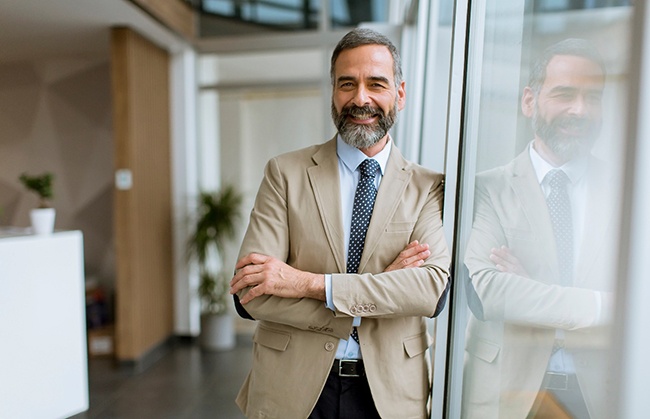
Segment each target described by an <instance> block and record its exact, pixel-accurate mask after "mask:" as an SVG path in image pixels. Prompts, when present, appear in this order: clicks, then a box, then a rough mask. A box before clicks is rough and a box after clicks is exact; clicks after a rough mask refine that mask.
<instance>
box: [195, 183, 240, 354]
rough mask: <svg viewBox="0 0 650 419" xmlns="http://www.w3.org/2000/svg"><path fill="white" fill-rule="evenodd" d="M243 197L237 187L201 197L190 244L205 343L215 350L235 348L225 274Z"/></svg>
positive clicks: (227, 278)
mask: <svg viewBox="0 0 650 419" xmlns="http://www.w3.org/2000/svg"><path fill="white" fill-rule="evenodd" d="M241 202H242V197H241V195H240V194H238V193H237V191H236V190H235V188H234V187H232V186H226V187H224V188H222V189H221V190H220V191H218V192H216V193H208V192H202V193H201V194H200V195H199V206H198V211H197V219H196V223H195V226H194V230H193V233H192V234H191V236H190V238H189V239H188V241H187V250H188V256H189V257H190V258H191V259H192V258H193V259H195V260H196V261H197V263H198V269H199V278H200V282H199V287H198V293H199V297H200V298H201V343H202V345H203V347H204V348H206V349H211V350H224V349H231V348H233V347H234V346H235V330H234V318H233V316H232V315H231V314H230V313H229V311H228V304H229V302H230V293H229V292H228V290H229V288H230V286H229V282H230V278H231V276H232V275H230V274H229V273H228V272H226V271H224V260H223V258H224V252H225V247H226V244H227V242H228V241H229V240H232V239H234V238H235V233H236V227H237V220H238V219H239V217H240V206H241Z"/></svg>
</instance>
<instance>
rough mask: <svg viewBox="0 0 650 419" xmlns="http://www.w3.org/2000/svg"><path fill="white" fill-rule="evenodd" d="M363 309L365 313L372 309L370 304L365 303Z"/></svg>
mask: <svg viewBox="0 0 650 419" xmlns="http://www.w3.org/2000/svg"><path fill="white" fill-rule="evenodd" d="M362 310H363V312H364V313H367V312H368V310H370V304H364V305H363V308H362Z"/></svg>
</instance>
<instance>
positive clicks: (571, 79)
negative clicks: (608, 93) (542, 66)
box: [542, 55, 605, 89]
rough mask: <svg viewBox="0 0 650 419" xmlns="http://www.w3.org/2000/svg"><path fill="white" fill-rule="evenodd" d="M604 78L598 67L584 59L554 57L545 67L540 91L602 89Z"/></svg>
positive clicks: (563, 56) (570, 56)
mask: <svg viewBox="0 0 650 419" xmlns="http://www.w3.org/2000/svg"><path fill="white" fill-rule="evenodd" d="M604 83H605V76H604V74H603V71H602V69H601V68H600V66H599V65H598V64H597V63H595V62H593V61H591V60H589V59H587V58H584V57H577V56H574V55H556V56H555V57H553V58H552V59H551V61H549V63H548V65H547V66H546V77H545V80H544V85H543V86H542V89H552V88H554V87H557V86H566V87H577V88H581V87H582V88H591V89H602V88H603V87H604Z"/></svg>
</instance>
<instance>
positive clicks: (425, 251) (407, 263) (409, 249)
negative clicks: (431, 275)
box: [384, 240, 431, 272]
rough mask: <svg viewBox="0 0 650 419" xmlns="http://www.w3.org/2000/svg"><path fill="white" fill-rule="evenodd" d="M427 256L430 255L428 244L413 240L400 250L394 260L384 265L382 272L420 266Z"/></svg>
mask: <svg viewBox="0 0 650 419" xmlns="http://www.w3.org/2000/svg"><path fill="white" fill-rule="evenodd" d="M429 256H431V251H429V245H428V244H427V243H422V244H420V243H419V242H418V241H417V240H414V241H412V242H411V243H409V244H408V245H406V247H405V248H404V250H402V251H401V252H400V254H399V255H397V257H396V258H395V260H394V261H393V262H392V263H391V264H390V265H388V266H387V267H386V269H385V270H384V272H390V271H394V270H397V269H406V268H417V267H418V266H421V265H422V264H423V263H424V261H425V260H426V259H427V258H428V257H429Z"/></svg>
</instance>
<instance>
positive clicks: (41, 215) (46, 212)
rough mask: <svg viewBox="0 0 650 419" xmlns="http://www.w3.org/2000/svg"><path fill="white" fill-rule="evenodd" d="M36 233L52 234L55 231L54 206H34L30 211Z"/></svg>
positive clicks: (33, 229)
mask: <svg viewBox="0 0 650 419" xmlns="http://www.w3.org/2000/svg"><path fill="white" fill-rule="evenodd" d="M29 218H30V219H31V221H32V231H33V232H34V234H51V233H52V232H53V231H54V219H55V218H56V211H55V210H54V208H34V209H32V210H31V211H30V212H29Z"/></svg>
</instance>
